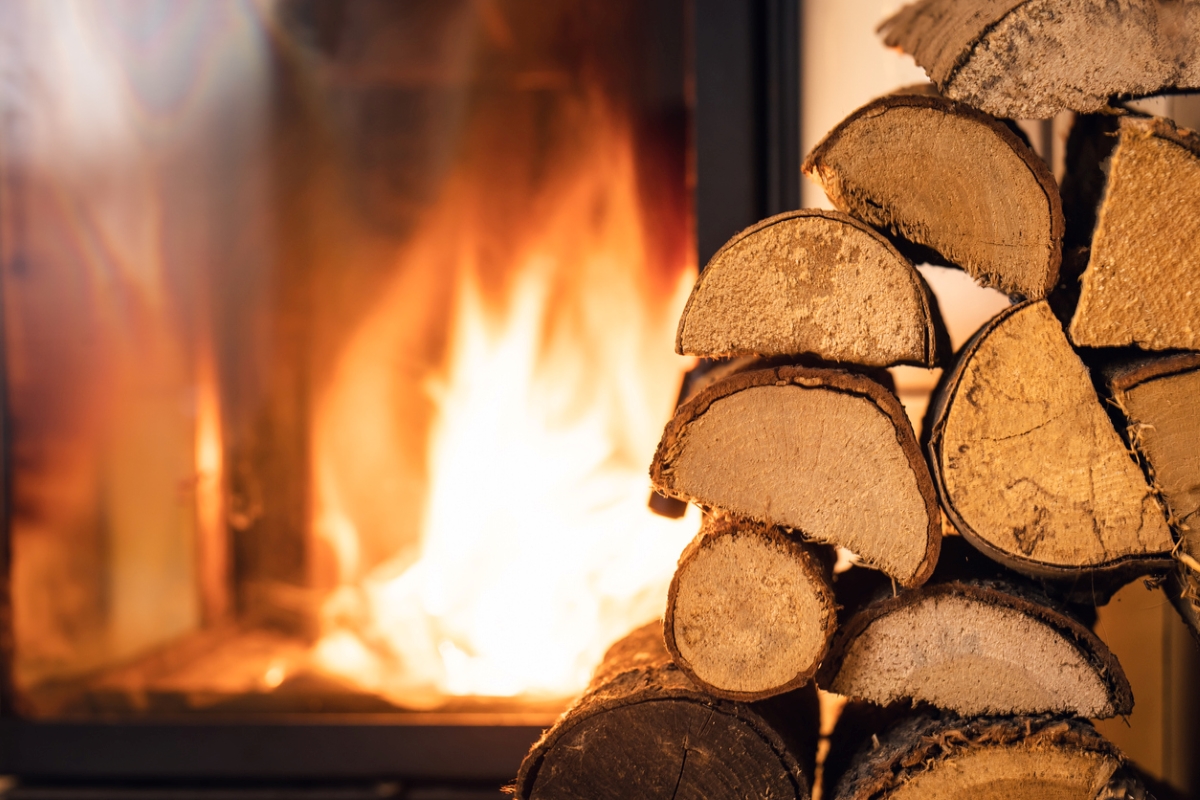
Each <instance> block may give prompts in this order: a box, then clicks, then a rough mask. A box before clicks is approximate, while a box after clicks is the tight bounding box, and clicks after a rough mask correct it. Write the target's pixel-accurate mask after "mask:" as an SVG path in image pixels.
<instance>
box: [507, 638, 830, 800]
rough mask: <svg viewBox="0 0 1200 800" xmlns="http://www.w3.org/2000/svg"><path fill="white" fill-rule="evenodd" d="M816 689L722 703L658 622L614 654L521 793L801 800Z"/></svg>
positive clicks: (534, 758) (810, 759) (525, 767)
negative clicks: (677, 656)
mask: <svg viewBox="0 0 1200 800" xmlns="http://www.w3.org/2000/svg"><path fill="white" fill-rule="evenodd" d="M816 715H817V707H816V696H815V692H812V691H808V692H792V693H789V694H786V695H781V696H779V697H775V698H772V699H771V700H767V701H764V702H762V703H756V704H753V705H750V704H746V703H737V702H732V701H728V700H717V699H714V698H712V697H709V696H708V695H706V694H704V693H703V692H701V691H699V690H697V689H696V687H695V686H693V685H692V683H691V682H690V681H688V679H687V676H686V675H684V673H683V672H681V671H680V670H679V669H678V668H677V667H676V666H675V665H674V664H672V663H671V661H670V657H669V656H668V655H667V651H666V650H665V649H664V648H663V643H662V636H661V632H660V628H659V625H658V623H652V624H650V625H646V626H644V627H642V628H639V629H638V630H636V631H634V632H633V633H632V634H630V635H629V636H628V637H626V638H625V639H623V640H621V641H620V642H618V643H617V644H615V645H613V647H612V648H611V649H610V650H609V651H608V654H607V655H606V656H605V657H604V662H603V663H602V664H601V665H600V668H599V669H598V670H597V671H596V675H595V677H594V678H593V680H592V683H591V685H590V686H589V687H588V689H587V691H586V692H585V693H584V695H583V696H582V697H581V698H580V699H579V700H578V701H577V702H576V703H575V704H574V705H573V706H572V707H571V708H570V709H569V710H568V711H567V712H566V713H564V714H563V715H562V717H560V718H559V720H558V722H556V723H555V724H554V727H552V728H551V729H550V730H548V731H547V732H546V733H545V734H544V735H543V736H542V738H541V740H540V741H538V743H537V744H535V745H534V746H533V749H532V750H530V752H529V755H528V756H526V758H525V761H524V762H523V763H522V764H521V770H520V772H519V773H518V775H517V780H516V783H515V785H514V786H513V787H512V792H513V794H514V795H515V796H516V797H518V798H522V799H523V800H525V799H530V800H532V799H536V798H597V797H613V798H618V797H620V798H634V797H637V798H664V800H665V799H666V798H675V797H694V798H715V799H717V800H719V799H720V798H729V799H730V800H733V799H734V798H745V797H771V798H789V797H790V798H800V799H801V800H807V798H808V797H809V787H810V786H811V775H812V770H813V763H814V760H815V756H816V740H817V717H816Z"/></svg>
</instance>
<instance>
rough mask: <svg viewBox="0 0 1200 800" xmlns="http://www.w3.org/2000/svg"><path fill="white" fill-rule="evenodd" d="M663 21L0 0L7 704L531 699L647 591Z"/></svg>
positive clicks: (104, 712)
mask: <svg viewBox="0 0 1200 800" xmlns="http://www.w3.org/2000/svg"><path fill="white" fill-rule="evenodd" d="M686 25H687V20H686V19H685V13H684V4H683V3H682V2H654V3H643V2H638V1H637V0H605V1H604V2H591V1H590V0H589V1H588V2H579V1H578V0H536V2H534V1H533V0H406V2H385V1H384V0H275V1H274V2H271V1H270V0H255V1H252V0H139V1H138V2H123V1H121V0H10V1H9V2H5V3H3V4H0V39H2V40H3V42H2V44H0V111H2V113H0V268H2V270H3V271H2V276H0V278H2V280H0V291H2V295H3V296H2V312H3V340H4V344H3V359H4V364H3V375H4V387H3V389H4V392H3V401H4V412H5V413H4V417H3V421H4V428H3V456H4V459H5V461H4V467H5V470H4V475H5V483H4V512H5V523H6V539H5V541H6V556H7V562H6V565H5V567H6V572H7V582H6V584H4V588H5V589H6V597H5V598H3V599H4V602H5V603H6V606H7V609H6V611H7V614H6V615H4V617H3V619H4V623H5V625H6V626H7V630H6V631H5V633H6V637H5V639H4V641H5V644H6V646H7V649H6V653H5V679H6V681H5V687H4V688H5V696H4V698H3V699H4V701H5V709H6V713H8V714H13V713H16V714H18V715H20V716H22V717H24V718H27V719H28V718H32V719H40V720H71V719H76V720H78V719H83V720H87V719H94V718H105V719H111V718H113V717H117V718H137V719H157V718H166V717H176V716H179V715H188V716H200V715H241V716H245V715H257V714H278V713H303V714H316V713H319V712H324V713H329V712H337V713H356V712H393V711H422V712H430V711H438V712H440V711H464V710H470V711H493V712H511V711H523V712H528V711H537V712H545V713H546V714H550V713H555V712H557V710H559V709H560V708H561V707H562V704H563V702H564V698H567V697H570V696H571V695H573V694H575V693H577V692H578V691H579V690H580V689H581V688H582V686H583V685H584V684H585V683H586V680H587V677H588V675H589V673H590V671H591V669H592V667H593V666H594V665H595V663H597V661H598V660H599V657H600V656H601V654H602V653H603V650H604V649H605V647H606V646H607V645H608V644H609V643H610V642H611V641H613V640H614V639H616V638H618V637H619V636H620V635H622V634H623V633H625V632H626V631H627V630H629V629H631V628H632V627H633V626H635V625H636V624H639V623H642V622H645V621H647V620H649V619H652V618H654V617H656V616H657V615H659V614H660V613H661V610H662V605H663V602H664V597H665V586H666V583H667V581H668V580H669V577H670V574H671V571H672V568H673V566H674V562H675V560H676V558H677V557H678V554H679V552H680V551H681V550H682V548H683V546H684V545H685V544H686V542H687V541H688V540H689V539H690V538H691V536H692V535H693V534H694V532H695V530H696V528H697V525H698V520H697V519H696V518H695V517H693V516H685V517H683V518H681V519H674V520H672V519H666V518H663V517H658V516H655V515H653V514H652V513H651V512H650V511H648V510H647V493H648V479H647V467H648V464H649V461H650V458H651V456H652V454H653V449H654V446H655V444H656V442H657V439H658V436H659V433H660V432H661V429H662V425H663V423H664V422H665V420H666V418H667V416H668V415H669V413H670V411H671V407H672V404H673V402H674V400H675V396H676V393H677V391H678V388H679V381H680V377H681V375H682V372H683V370H684V369H685V368H686V367H687V366H688V364H687V362H686V361H685V359H682V358H680V357H678V356H676V355H675V354H674V353H673V338H674V328H675V324H676V320H677V319H678V313H679V310H680V309H681V307H682V303H683V300H684V299H685V298H686V294H687V291H688V289H690V286H691V283H692V280H693V278H694V275H695V255H694V252H693V249H694V248H693V244H692V242H693V230H692V223H691V212H690V200H689V198H690V189H689V168H688V164H689V159H688V141H687V140H688V102H687V93H686V90H687V79H686V69H685V62H686V59H685V48H684V42H685V40H686Z"/></svg>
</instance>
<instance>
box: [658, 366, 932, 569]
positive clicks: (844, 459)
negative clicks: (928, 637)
mask: <svg viewBox="0 0 1200 800" xmlns="http://www.w3.org/2000/svg"><path fill="white" fill-rule="evenodd" d="M650 476H651V479H652V480H653V482H654V485H655V487H656V488H658V490H659V491H661V492H663V493H664V494H667V495H670V496H673V497H678V498H680V499H683V500H690V501H693V502H696V503H698V504H699V505H701V506H705V507H709V508H717V509H723V510H725V511H728V512H730V513H732V514H734V515H736V516H739V517H743V518H747V519H752V520H756V521H759V522H764V523H767V524H770V525H780V526H783V527H786V528H794V529H796V530H798V531H800V532H801V534H802V535H803V536H805V537H806V538H809V539H811V540H813V541H817V542H821V543H824V544H833V545H840V546H842V547H845V548H847V549H848V550H851V551H853V552H854V553H856V554H858V556H859V557H860V558H862V559H863V561H864V562H865V563H866V564H867V565H869V566H872V567H874V568H876V569H879V570H882V571H883V572H885V573H887V574H888V575H890V576H892V577H893V578H895V579H896V580H897V581H899V582H900V583H901V584H903V585H905V586H915V585H919V584H921V583H923V582H924V581H925V580H926V579H927V578H928V577H929V574H930V573H931V572H932V571H933V567H934V565H935V564H936V562H937V554H938V549H939V546H940V543H941V516H940V513H939V511H938V506H937V496H936V491H935V490H934V488H933V483H932V481H931V479H930V476H929V470H928V467H927V466H926V463H925V460H924V458H923V457H922V455H921V451H920V447H919V445H918V444H917V441H916V437H915V436H914V435H913V431H912V426H911V425H910V424H909V422H908V418H907V417H906V416H905V413H904V409H903V407H902V406H901V405H900V402H899V401H898V400H897V399H896V397H895V395H893V394H892V393H891V392H889V391H888V390H886V389H885V388H883V387H882V386H880V385H879V384H877V383H875V382H874V381H872V380H870V379H869V378H866V377H864V376H862V375H858V374H855V373H851V372H847V371H843V370H837V369H817V368H807V367H798V366H784V367H774V368H770V369H761V370H753V371H749V372H743V373H738V374H735V375H732V376H730V377H728V378H725V379H723V380H721V381H718V382H716V383H714V384H713V385H711V386H709V387H708V388H706V389H705V390H703V391H701V392H700V393H699V394H697V395H696V396H695V397H693V398H692V399H690V400H689V401H688V402H686V403H684V404H683V405H681V406H680V407H679V408H678V409H676V412H675V416H674V417H673V418H672V419H671V421H670V422H669V423H668V424H667V426H666V429H665V431H664V432H663V437H662V440H661V441H660V442H659V445H658V451H657V452H656V453H655V456H654V462H653V464H652V465H651V468H650Z"/></svg>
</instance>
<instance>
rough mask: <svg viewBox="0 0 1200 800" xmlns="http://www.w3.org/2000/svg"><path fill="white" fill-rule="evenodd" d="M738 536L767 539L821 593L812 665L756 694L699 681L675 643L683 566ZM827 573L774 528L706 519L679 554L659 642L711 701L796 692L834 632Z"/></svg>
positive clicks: (814, 670) (802, 548) (808, 677)
mask: <svg viewBox="0 0 1200 800" xmlns="http://www.w3.org/2000/svg"><path fill="white" fill-rule="evenodd" d="M739 534H740V535H752V536H762V537H765V538H767V539H770V540H771V541H772V542H773V543H775V544H778V545H781V546H783V547H784V548H785V549H787V550H788V551H789V552H791V553H792V554H793V556H795V558H796V560H797V561H799V562H800V564H801V565H802V568H803V570H804V571H805V572H806V573H807V574H808V576H809V577H810V578H812V580H813V582H814V583H815V584H817V585H818V586H820V587H822V589H823V591H822V592H821V594H822V600H823V603H822V605H823V613H822V616H821V619H820V620H819V627H820V629H821V630H822V631H823V632H824V634H825V643H824V645H823V646H822V647H821V651H820V655H819V656H818V657H817V658H816V659H814V660H813V663H812V664H810V665H808V666H805V667H804V668H803V669H800V670H798V671H797V672H796V674H795V675H794V676H793V677H792V678H791V679H790V680H788V681H787V682H786V683H783V684H780V685H779V686H777V687H773V688H771V689H764V690H762V691H758V692H735V691H730V690H728V689H722V688H721V687H719V686H714V685H713V684H711V683H709V682H708V681H705V680H703V679H701V678H700V677H699V676H697V675H696V673H695V672H694V671H693V669H692V666H691V664H689V663H688V660H687V659H686V658H684V656H683V654H682V653H681V652H680V651H679V647H678V645H677V644H676V642H675V602H676V598H677V596H678V592H679V574H680V573H681V572H682V571H683V568H684V566H686V565H687V564H688V563H689V562H690V561H691V560H692V559H693V558H695V557H696V556H697V555H699V553H700V552H701V551H702V550H704V549H705V548H707V547H709V546H711V544H712V543H713V542H714V541H715V540H716V539H718V538H720V537H722V536H737V535H739ZM809 546H811V545H809ZM829 571H830V570H829V564H827V563H825V562H823V561H822V560H820V559H818V558H817V557H816V556H815V555H814V554H812V553H810V552H809V551H808V550H807V549H806V547H805V545H804V544H802V543H801V542H800V541H799V540H797V539H796V538H794V537H791V536H788V535H786V534H785V533H783V531H782V530H781V529H779V528H778V527H774V526H770V525H764V524H762V523H758V522H742V521H738V520H737V519H735V518H733V517H722V518H710V520H709V521H708V522H706V524H705V526H704V529H702V530H701V533H700V535H699V536H697V537H696V540H695V541H693V542H692V543H691V544H690V545H688V547H687V549H685V550H684V551H683V555H681V556H680V557H679V566H678V568H677V569H676V570H675V575H674V576H673V577H672V578H671V586H670V588H669V589H668V590H667V611H666V614H665V615H664V617H663V641H664V643H665V644H666V646H667V651H668V652H669V653H670V654H671V659H672V660H673V661H674V662H675V666H677V667H678V668H679V669H680V670H681V671H682V672H683V673H684V674H685V675H687V677H688V679H689V680H690V681H691V682H692V683H694V684H696V686H698V687H699V688H700V689H702V690H704V691H705V692H708V693H709V694H711V695H713V696H714V697H720V698H723V699H726V700H741V701H743V702H753V701H755V700H765V699H767V698H768V697H774V696H775V695H779V694H783V693H784V692H789V691H791V690H793V689H799V688H800V687H802V686H804V685H805V684H807V683H809V682H810V681H811V680H812V679H813V676H814V675H816V673H817V668H818V667H819V666H820V665H821V660H822V659H823V658H824V657H825V656H826V654H827V653H828V652H829V646H830V643H831V642H832V641H833V636H834V633H836V632H837V602H836V600H835V598H834V594H833V588H832V587H831V586H830V583H829V577H828V573H829Z"/></svg>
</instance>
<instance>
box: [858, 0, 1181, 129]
mask: <svg viewBox="0 0 1200 800" xmlns="http://www.w3.org/2000/svg"><path fill="white" fill-rule="evenodd" d="M880 30H881V31H882V32H883V34H884V42H885V43H886V44H887V46H888V47H899V48H900V49H901V50H903V51H904V52H906V53H909V54H911V55H912V56H913V58H914V59H916V62H917V64H919V65H920V66H922V67H924V68H925V72H926V73H927V74H928V75H929V77H930V78H932V79H933V82H934V83H935V84H936V85H937V87H938V89H939V90H940V91H941V92H942V93H943V94H945V95H946V96H947V97H953V98H954V99H956V100H962V101H964V102H967V103H970V104H971V105H973V106H975V107H976V108H980V109H982V110H984V111H987V112H988V113H991V114H995V115H996V116H998V117H1010V118H1013V119H1046V118H1049V117H1052V116H1054V115H1055V114H1056V113H1058V112H1059V111H1061V110H1063V109H1071V110H1074V111H1098V110H1100V109H1102V108H1104V107H1105V106H1106V105H1108V99H1109V98H1110V97H1112V96H1114V95H1148V94H1159V93H1161V92H1163V91H1164V90H1168V89H1184V88H1197V87H1200V62H1197V61H1196V60H1195V59H1193V58H1190V57H1189V55H1190V54H1191V53H1193V52H1194V51H1195V50H1196V47H1197V45H1198V44H1200V43H1198V42H1197V40H1196V31H1200V6H1197V5H1195V4H1194V3H1163V2H1160V1H1159V0H1131V1H1130V2H1122V3H1100V2H1085V3H1080V2H1072V0H1040V1H1039V2H1026V3H1020V2H992V1H991V0H969V1H968V2H963V0H920V2H916V3H913V4H911V5H909V6H907V7H906V8H904V9H901V11H900V12H899V13H898V14H896V15H895V16H893V17H891V18H890V19H888V20H887V21H886V22H884V23H883V25H882V26H880Z"/></svg>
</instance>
